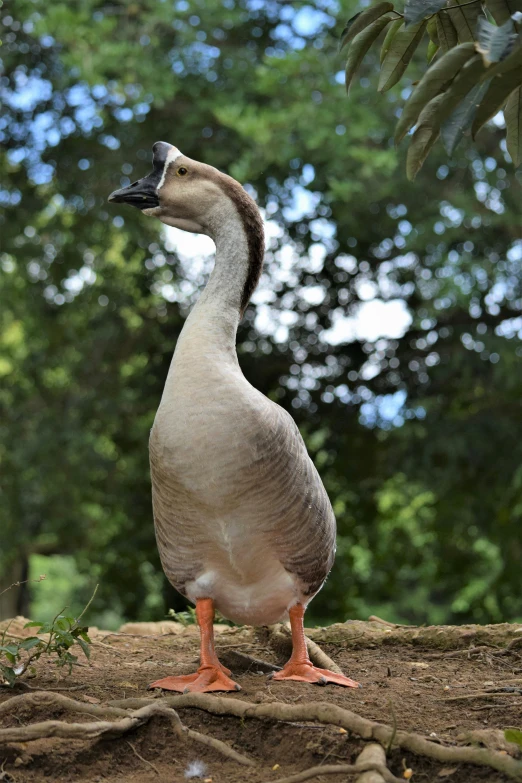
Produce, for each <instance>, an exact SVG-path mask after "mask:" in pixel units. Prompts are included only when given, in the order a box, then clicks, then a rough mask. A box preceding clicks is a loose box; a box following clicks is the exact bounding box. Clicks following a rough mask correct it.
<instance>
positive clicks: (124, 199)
mask: <svg viewBox="0 0 522 783" xmlns="http://www.w3.org/2000/svg"><path fill="white" fill-rule="evenodd" d="M171 150H175V151H176V152H178V153H179V151H178V150H177V149H176V147H173V146H172V144H167V142H166V141H157V142H156V143H155V144H154V146H153V147H152V165H153V168H154V170H153V171H151V173H150V174H147V176H146V177H143V179H139V180H138V181H137V182H133V183H132V185H129V187H128V188H121V189H120V190H115V191H114V192H113V193H111V195H110V196H109V198H108V201H110V202H112V203H117V204H132V206H133V207H137V208H138V209H152V208H154V207H159V205H160V203H159V198H158V187H159V185H160V183H161V182H162V178H163V174H164V171H165V167H166V166H167V165H168V154H169V152H170V151H171ZM179 154H181V153H179Z"/></svg>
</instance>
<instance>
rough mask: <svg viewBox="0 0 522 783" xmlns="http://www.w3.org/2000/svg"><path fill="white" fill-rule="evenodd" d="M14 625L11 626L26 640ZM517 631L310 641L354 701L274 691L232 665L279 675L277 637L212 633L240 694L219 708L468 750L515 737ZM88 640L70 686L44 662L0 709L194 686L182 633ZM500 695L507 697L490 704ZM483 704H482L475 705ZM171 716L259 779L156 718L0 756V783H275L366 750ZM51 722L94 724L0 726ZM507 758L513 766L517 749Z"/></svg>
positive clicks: (521, 665)
mask: <svg viewBox="0 0 522 783" xmlns="http://www.w3.org/2000/svg"><path fill="white" fill-rule="evenodd" d="M22 625H23V623H22V622H20V623H18V626H19V627H20V628H21V627H22ZM16 628H17V624H16V623H15V624H14V625H12V626H11V632H15V633H17V631H16ZM521 630H522V629H519V628H518V627H517V626H512V625H507V624H506V625H502V626H487V627H484V628H479V627H475V626H469V627H462V628H426V629H411V628H397V627H392V626H391V625H390V626H388V625H386V624H384V623H379V622H369V623H359V622H354V623H344V624H342V625H335V626H331V627H330V628H325V629H315V630H314V631H312V630H311V631H309V632H308V633H309V635H310V636H311V637H312V638H314V640H315V641H316V642H317V643H318V644H319V645H320V646H321V648H322V649H323V650H324V652H326V653H327V654H328V655H329V656H330V657H331V658H332V659H333V660H334V661H335V662H336V663H337V664H338V665H339V666H340V667H341V668H342V669H343V671H344V672H345V673H346V674H348V675H349V676H350V677H353V678H354V679H356V680H358V681H359V682H360V683H361V684H362V686H363V687H362V688H361V689H360V690H354V689H345V688H340V687H337V686H334V685H328V686H325V687H320V686H315V685H309V684H306V683H302V684H301V683H297V682H278V683H276V682H272V683H271V682H270V680H269V679H268V678H267V674H266V672H265V673H261V672H259V671H257V670H256V665H255V664H254V665H251V667H250V668H248V664H246V663H245V661H244V660H241V659H240V658H239V657H238V656H237V653H243V654H246V655H250V656H253V657H255V658H256V659H261V660H263V661H266V662H268V663H272V664H276V665H279V666H281V665H282V664H283V663H284V662H285V660H286V657H287V650H286V649H285V650H283V648H284V647H286V646H287V644H288V643H287V641H286V639H285V637H284V635H283V634H282V633H280V634H279V635H278V637H274V636H272V637H271V640H272V642H271V641H270V638H269V633H268V631H267V630H266V629H265V630H264V631H263V630H255V629H252V628H227V627H220V628H218V631H219V633H218V634H217V649H218V654H219V655H220V658H221V660H222V662H223V663H225V664H226V665H228V666H229V667H230V668H232V669H233V676H234V678H235V679H236V681H237V682H239V684H240V685H241V688H242V691H241V692H240V693H237V694H236V693H233V694H226V696H227V698H230V699H241V700H243V701H245V700H246V701H250V702H254V703H260V702H269V701H270V702H273V701H279V702H284V703H287V704H296V703H299V704H303V703H306V702H315V701H322V702H324V701H327V702H330V703H332V704H337V705H339V706H342V707H345V708H347V709H349V710H352V711H353V712H356V713H358V714H359V715H361V716H363V717H365V718H369V719H371V720H375V721H379V722H381V723H387V724H390V725H391V724H393V723H394V722H396V725H397V728H398V729H402V730H406V731H414V732H416V733H418V734H421V735H423V736H425V737H427V738H431V739H433V740H436V741H440V742H441V743H443V744H446V745H453V746H455V745H459V744H462V743H464V742H466V741H469V732H471V731H474V730H478V729H482V730H484V729H495V728H497V729H502V730H503V729H505V728H507V727H517V728H520V727H521V724H522V717H521V715H522V644H521V645H518V642H519V641H520V642H521V643H522V633H520V631H521ZM20 633H22V632H21V631H20ZM25 633H27V632H25ZM517 633H518V635H517ZM274 638H276V643H275V644H274V643H273V641H274ZM277 638H278V642H277ZM92 640H93V644H92V653H91V659H90V661H88V662H87V661H85V660H82V661H81V662H82V665H81V666H77V667H75V668H74V669H73V672H72V674H71V675H69V676H67V677H64V676H63V674H62V673H59V672H58V670H57V669H56V667H55V665H54V664H53V663H52V661H51V660H44V659H41V660H40V661H39V662H38V663H37V665H36V676H35V677H34V678H32V679H26V680H25V681H26V683H27V685H30V690H29V689H28V688H27V686H16V687H15V688H14V689H10V688H7V687H0V703H1V702H4V701H5V700H7V699H9V698H12V697H13V696H14V695H20V694H23V693H33V692H34V691H35V690H45V691H48V692H49V691H59V692H60V693H64V694H65V695H67V696H70V697H72V698H75V699H77V700H79V701H83V702H86V703H89V704H106V703H107V702H109V701H111V700H116V699H118V700H119V699H123V698H135V697H152V696H157V697H161V694H160V692H158V691H154V692H150V691H148V690H147V686H148V684H149V683H150V682H152V681H154V680H156V679H159V678H161V677H164V676H167V675H168V674H187V673H190V672H191V671H194V670H195V668H196V667H197V664H198V650H199V645H198V634H197V630H196V629H195V628H194V627H190V626H189V627H187V628H183V627H182V626H179V625H177V624H175V623H163V624H161V623H160V624H157V623H146V624H140V625H132V626H129V625H128V626H124V627H123V629H121V630H120V632H119V633H118V634H112V633H109V632H103V631H98V630H93V631H92ZM506 645H508V646H507V649H506ZM502 687H504V688H505V690H504V691H500V692H498V691H499V688H502ZM492 691H497V692H496V693H494V692H492ZM484 692H485V693H484ZM480 693H482V694H483V695H477V694H480ZM455 697H472V698H462V699H459V700H456V699H455ZM179 714H180V717H181V720H182V721H183V723H184V724H185V725H187V726H189V727H190V728H192V729H196V730H198V731H201V732H203V733H206V734H210V735H212V736H214V737H216V738H218V739H220V740H223V741H224V742H227V743H228V744H229V745H231V746H232V747H233V748H235V749H236V750H237V751H239V752H241V753H244V754H246V755H248V756H250V757H251V758H253V759H254V760H255V761H256V762H257V766H256V767H254V768H249V767H242V766H240V765H239V764H237V763H236V762H234V761H232V760H228V759H225V758H223V757H222V756H220V755H218V754H217V752H216V751H214V750H213V749H210V748H206V747H204V746H202V745H200V744H197V743H194V742H193V741H188V740H185V739H183V740H180V739H178V738H177V737H176V736H174V735H173V733H172V729H171V727H170V725H169V723H168V722H167V721H166V720H165V719H164V718H163V717H154V718H152V719H151V721H150V722H149V723H148V724H147V725H144V726H142V727H140V728H139V729H137V730H135V731H134V732H132V733H129V734H127V735H125V736H124V737H121V738H118V739H111V740H107V739H105V740H88V741H80V740H65V739H56V738H53V739H45V740H36V741H33V742H29V743H11V744H10V745H3V746H0V780H2V781H5V783H10V782H12V783H34V782H35V781H53V782H54V781H63V782H64V783H76V782H78V783H80V782H81V783H101V781H103V782H104V783H121V781H139V783H149V781H150V782H151V783H152V781H154V782H155V783H181V782H182V781H186V780H187V777H185V771H186V770H187V768H188V766H189V764H190V763H191V762H195V761H198V760H199V761H202V762H203V763H204V765H205V770H206V771H205V773H204V779H207V780H208V779H212V781H213V783H271V781H277V780H278V779H279V778H282V777H286V776H288V775H291V774H294V773H297V772H299V771H302V770H305V769H307V768H309V767H312V766H315V765H317V764H320V763H326V764H336V763H338V764H342V763H345V764H346V763H354V761H355V759H356V757H357V755H358V754H359V753H360V751H361V749H362V748H363V746H364V743H363V741H362V740H360V739H359V738H358V737H356V736H351V735H350V734H349V733H342V731H341V732H340V730H339V728H337V727H335V726H323V725H320V724H318V723H293V724H288V723H280V722H276V721H266V720H265V721H262V720H257V719H243V720H240V719H238V718H236V717H223V716H216V715H211V714H208V713H206V712H204V711H202V710H196V709H187V708H183V709H180V710H179ZM51 718H52V719H59V720H67V721H70V722H71V721H74V722H79V723H81V722H84V721H92V720H95V719H99V717H98V716H96V718H94V717H90V716H89V715H85V714H71V713H69V714H65V713H64V712H62V711H61V710H59V709H53V710H52V711H49V709H44V708H41V709H32V710H30V711H28V710H27V709H22V708H20V707H19V708H18V709H16V710H14V711H13V712H8V713H7V714H6V715H4V716H2V718H1V719H0V726H1V728H7V727H12V726H20V725H26V724H28V723H33V722H36V721H42V720H47V719H51ZM497 749H498V745H497ZM508 752H509V753H510V754H512V755H515V754H516V749H515V746H511V748H510V750H508ZM148 762H150V764H153V765H154V766H155V768H156V769H154V768H153V767H152V766H150V764H149V763H148ZM388 766H389V768H390V769H391V771H392V772H393V773H394V774H395V775H396V776H397V777H402V775H403V772H404V769H405V768H406V767H408V768H411V769H412V770H413V773H414V775H413V780H414V781H422V783H429V782H430V781H437V782H438V783H444V781H445V780H448V781H450V783H452V782H453V781H454V782H455V783H457V781H458V783H479V781H487V782H488V783H501V782H502V783H504V781H508V778H507V777H505V776H504V775H502V774H500V773H498V772H495V771H493V770H491V769H487V768H481V767H476V766H471V765H464V764H461V765H453V766H448V765H446V766H445V765H443V764H439V763H437V762H435V761H433V760H431V759H427V758H422V757H419V756H415V755H414V754H412V753H409V752H408V753H405V752H404V751H400V750H392V751H391V753H390V755H389V757H388ZM340 779H341V780H347V778H346V776H344V777H337V776H328V777H326V776H323V777H317V778H315V779H314V781H317V782H318V783H327V781H330V780H331V781H334V780H340ZM350 779H352V780H353V777H352V778H350ZM196 780H197V778H196Z"/></svg>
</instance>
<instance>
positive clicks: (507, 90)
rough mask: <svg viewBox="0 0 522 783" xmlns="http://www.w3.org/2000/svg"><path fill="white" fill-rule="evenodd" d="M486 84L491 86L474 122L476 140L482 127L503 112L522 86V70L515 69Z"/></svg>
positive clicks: (473, 131)
mask: <svg viewBox="0 0 522 783" xmlns="http://www.w3.org/2000/svg"><path fill="white" fill-rule="evenodd" d="M484 84H488V85H489V86H488V90H487V92H486V94H485V96H484V98H483V100H482V102H481V104H480V106H479V108H478V110H477V114H476V116H475V119H474V121H473V127H472V135H473V138H475V136H476V135H477V133H478V132H479V130H480V129H481V128H482V126H483V125H485V123H486V122H487V121H488V120H490V119H491V118H492V117H494V116H495V114H496V113H497V112H498V111H500V110H501V108H502V107H503V106H504V104H505V102H506V101H507V99H508V98H509V96H510V95H511V93H512V92H513V90H516V89H517V87H518V86H519V85H521V84H522V68H521V69H520V70H519V69H518V68H513V69H512V70H511V71H508V72H507V73H505V74H504V75H503V76H497V77H495V78H494V79H491V80H488V81H487V82H484Z"/></svg>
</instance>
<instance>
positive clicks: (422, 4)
mask: <svg viewBox="0 0 522 783" xmlns="http://www.w3.org/2000/svg"><path fill="white" fill-rule="evenodd" d="M445 5H446V0H406V5H405V6H404V24H405V25H406V26H408V25H410V24H417V22H420V21H422V19H425V18H426V17H427V16H431V15H432V14H435V13H436V12H437V11H440V9H441V8H444V6H445Z"/></svg>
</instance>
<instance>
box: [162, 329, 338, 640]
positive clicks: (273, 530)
mask: <svg viewBox="0 0 522 783" xmlns="http://www.w3.org/2000/svg"><path fill="white" fill-rule="evenodd" d="M226 358H227V357H226V356H223V355H220V354H219V353H216V354H213V355H210V356H206V355H205V354H203V355H202V356H201V358H200V359H199V360H196V361H195V362H191V361H190V359H189V357H186V359H185V361H184V357H183V344H181V346H180V347H179V349H177V350H176V354H175V355H174V360H173V363H172V367H171V371H170V375H169V383H168V387H167V388H168V393H167V390H166V394H165V395H164V398H163V401H162V403H161V405H160V408H159V410H158V413H157V415H156V420H155V422H154V427H153V429H152V433H151V438H150V458H151V474H152V486H153V503H154V518H155V525H156V537H157V542H158V548H159V552H160V556H161V561H162V564H163V568H164V570H165V573H166V575H167V577H168V579H169V580H170V582H171V583H172V584H173V585H174V587H176V589H177V590H179V591H180V592H181V593H183V595H185V596H186V597H187V598H189V599H190V600H191V601H194V602H195V600H196V598H200V597H210V598H212V599H213V600H214V602H215V606H216V608H217V609H218V610H219V611H220V612H221V614H223V615H224V616H225V617H228V618H230V619H231V620H234V621H235V622H237V623H248V624H250V625H264V624H269V623H274V622H277V621H278V620H280V619H281V618H282V617H283V616H284V615H285V613H286V612H287V611H288V609H289V608H290V607H291V606H292V605H294V604H295V603H297V602H301V603H303V604H304V605H306V603H308V601H309V600H310V598H311V597H312V596H313V595H314V594H315V593H316V592H317V591H318V589H319V588H320V586H321V584H322V583H323V581H324V579H325V578H326V575H327V573H328V571H329V570H330V568H331V565H332V562H333V556H334V541H335V520H334V516H333V512H332V509H331V506H330V503H329V500H328V497H327V495H326V492H325V490H324V488H323V486H322V483H321V481H320V479H319V477H318V475H317V472H316V470H315V467H314V465H313V463H312V462H311V460H310V458H309V456H308V454H307V452H306V448H305V446H304V443H303V441H302V438H301V436H300V434H299V431H298V429H297V427H296V426H295V423H294V422H293V420H292V418H291V417H290V416H289V415H288V414H287V413H286V411H284V410H283V409H282V408H280V407H279V406H278V405H275V404H274V403H273V402H271V401H270V400H268V399H267V398H266V397H264V396H263V395H262V394H260V393H259V392H258V391H257V390H256V389H254V388H253V387H252V386H251V385H250V384H249V383H248V381H246V379H245V378H244V376H243V375H242V373H241V371H240V369H239V367H238V366H237V364H236V363H234V362H233V361H230V362H227V360H226Z"/></svg>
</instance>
